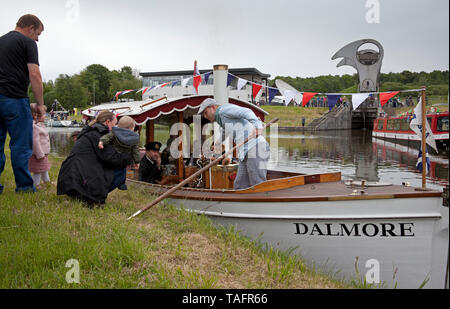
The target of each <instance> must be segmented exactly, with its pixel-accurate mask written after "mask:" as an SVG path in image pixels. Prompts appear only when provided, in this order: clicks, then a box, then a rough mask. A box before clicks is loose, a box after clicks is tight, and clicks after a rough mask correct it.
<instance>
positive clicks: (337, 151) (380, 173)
mask: <svg viewBox="0 0 450 309" xmlns="http://www.w3.org/2000/svg"><path fill="white" fill-rule="evenodd" d="M278 136H279V138H278V141H277V142H278V151H276V150H275V149H273V150H272V151H273V152H272V153H271V159H270V161H269V167H270V168H276V169H280V170H285V171H295V172H300V173H306V174H311V173H315V172H339V171H340V172H341V173H342V177H343V179H353V180H362V179H365V180H368V181H379V182H388V183H394V184H401V183H402V182H409V183H410V184H411V185H412V186H417V187H420V186H421V185H422V176H421V174H420V173H419V172H418V171H417V169H416V167H415V165H416V162H417V155H418V151H417V150H416V149H413V148H408V147H405V146H402V145H397V144H393V143H389V142H385V141H383V140H379V139H375V138H372V131H370V130H345V131H321V132H314V133H305V134H299V133H286V132H283V133H280V134H279V135H278ZM273 137H274V136H269V137H268V140H269V142H270V139H271V138H273ZM430 161H431V169H430V173H429V175H428V176H427V187H429V188H436V189H440V188H442V187H443V186H445V185H446V184H448V178H449V176H448V172H449V160H448V156H446V155H441V156H431V157H430Z"/></svg>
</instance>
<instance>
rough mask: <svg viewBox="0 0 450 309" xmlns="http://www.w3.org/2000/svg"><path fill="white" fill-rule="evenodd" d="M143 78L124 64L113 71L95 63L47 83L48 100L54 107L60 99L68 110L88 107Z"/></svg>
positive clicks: (137, 96) (135, 85)
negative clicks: (55, 101) (78, 71)
mask: <svg viewBox="0 0 450 309" xmlns="http://www.w3.org/2000/svg"><path fill="white" fill-rule="evenodd" d="M141 85H142V81H141V80H140V79H139V78H138V77H137V76H136V74H133V69H132V68H131V67H129V66H124V67H122V68H121V69H120V70H113V71H110V70H109V69H108V68H106V67H105V66H103V65H101V64H91V65H89V66H87V67H86V68H85V69H84V70H82V71H81V72H80V73H79V74H74V75H72V76H69V75H67V74H60V75H59V76H58V77H57V78H56V79H55V81H52V80H50V81H47V82H44V83H43V87H44V103H45V105H46V106H47V110H50V108H51V106H52V103H53V102H54V100H55V99H56V100H58V102H60V103H61V104H62V106H63V107H64V108H65V109H66V110H71V109H73V108H74V107H76V108H78V109H84V108H87V107H89V106H92V105H98V104H101V103H104V102H110V101H111V100H112V99H113V98H114V95H115V94H116V92H117V91H121V90H126V89H137V88H140V87H142V86H141ZM28 95H29V97H30V102H33V101H34V97H33V94H32V92H31V88H30V89H29V91H28ZM121 98H132V99H135V100H140V99H141V95H140V94H136V93H129V94H126V95H124V96H122V97H121Z"/></svg>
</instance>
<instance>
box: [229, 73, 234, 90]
mask: <svg viewBox="0 0 450 309" xmlns="http://www.w3.org/2000/svg"><path fill="white" fill-rule="evenodd" d="M233 79H234V75H233V74H230V73H228V76H227V87H228V86H230V85H231V82H232V81H233Z"/></svg>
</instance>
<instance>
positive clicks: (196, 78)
mask: <svg viewBox="0 0 450 309" xmlns="http://www.w3.org/2000/svg"><path fill="white" fill-rule="evenodd" d="M201 82H202V76H201V75H195V76H194V82H193V86H194V89H195V92H196V93H197V94H198V86H199V85H200V84H201Z"/></svg>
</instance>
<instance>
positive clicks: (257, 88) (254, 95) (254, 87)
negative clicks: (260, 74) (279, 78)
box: [252, 84, 262, 99]
mask: <svg viewBox="0 0 450 309" xmlns="http://www.w3.org/2000/svg"><path fill="white" fill-rule="evenodd" d="M261 88H262V86H261V85H258V84H252V90H253V91H252V93H253V99H255V98H256V96H257V95H258V92H259V91H260V90H261Z"/></svg>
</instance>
